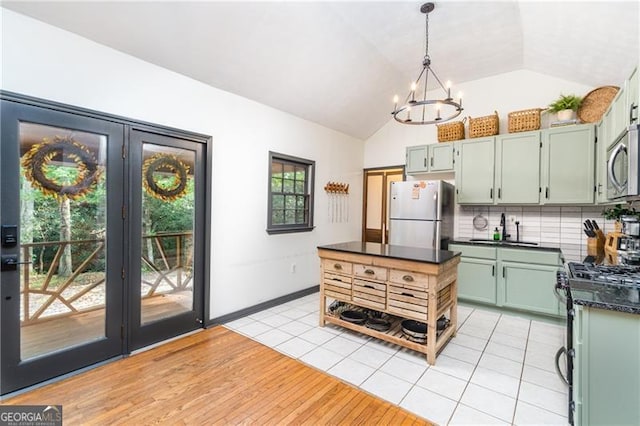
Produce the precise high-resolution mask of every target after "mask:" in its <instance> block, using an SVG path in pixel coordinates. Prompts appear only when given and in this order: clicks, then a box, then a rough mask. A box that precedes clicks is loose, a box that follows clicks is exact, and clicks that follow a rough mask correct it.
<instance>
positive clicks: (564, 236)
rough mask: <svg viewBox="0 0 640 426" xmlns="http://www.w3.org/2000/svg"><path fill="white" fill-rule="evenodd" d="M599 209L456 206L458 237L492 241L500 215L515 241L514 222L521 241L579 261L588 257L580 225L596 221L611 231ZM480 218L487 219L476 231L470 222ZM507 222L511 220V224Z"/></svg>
mask: <svg viewBox="0 0 640 426" xmlns="http://www.w3.org/2000/svg"><path fill="white" fill-rule="evenodd" d="M604 208H605V207H602V206H588V207H557V206H555V207H550V206H530V207H529V206H527V207H522V206H517V207H507V206H460V205H459V206H457V209H456V235H455V236H456V237H457V238H492V236H493V231H494V229H495V228H496V227H497V228H498V229H501V228H500V215H501V214H502V213H504V214H505V217H506V219H507V233H508V234H511V236H510V237H509V238H510V239H513V240H515V239H516V225H515V223H514V222H515V221H518V222H520V240H522V241H530V242H535V243H538V244H540V245H544V246H548V247H559V248H560V250H562V253H563V254H564V257H565V259H566V261H568V262H569V261H574V262H581V261H582V260H583V259H584V258H585V257H586V256H587V236H586V235H585V233H584V232H583V228H584V225H583V222H584V221H585V220H586V219H592V220H593V219H595V220H596V222H597V223H598V225H599V226H600V228H601V229H602V231H603V232H604V234H605V235H606V234H607V232H611V231H613V228H614V221H613V220H605V219H604V217H603V216H602V210H603V209H604ZM478 215H481V216H483V217H484V218H486V219H487V221H488V225H487V227H486V228H485V229H476V228H475V227H474V226H473V219H474V218H475V217H476V216H478ZM510 219H513V221H511V220H510Z"/></svg>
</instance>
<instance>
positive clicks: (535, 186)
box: [495, 131, 540, 204]
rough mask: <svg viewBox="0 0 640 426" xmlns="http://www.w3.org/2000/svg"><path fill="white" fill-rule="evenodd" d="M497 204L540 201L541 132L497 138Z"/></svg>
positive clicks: (534, 202) (536, 202)
mask: <svg viewBox="0 0 640 426" xmlns="http://www.w3.org/2000/svg"><path fill="white" fill-rule="evenodd" d="M495 169H496V170H495V171H496V179H495V192H496V197H497V198H496V202H497V204H538V203H539V202H540V132H539V131H535V132H524V133H512V134H507V135H499V136H496V168H495Z"/></svg>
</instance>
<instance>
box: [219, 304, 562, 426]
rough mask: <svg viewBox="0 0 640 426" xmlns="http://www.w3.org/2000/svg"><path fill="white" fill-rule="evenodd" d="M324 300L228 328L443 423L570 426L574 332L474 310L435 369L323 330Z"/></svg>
mask: <svg viewBox="0 0 640 426" xmlns="http://www.w3.org/2000/svg"><path fill="white" fill-rule="evenodd" d="M318 298H319V293H315V294H312V295H309V296H305V297H302V298H300V299H297V300H294V301H291V302H287V303H284V304H282V305H279V306H275V307H273V308H270V309H266V310H264V311H261V312H258V313H255V314H252V315H249V316H247V317H244V318H240V319H238V320H235V321H232V322H229V323H227V324H225V326H226V327H228V328H230V329H232V330H234V331H236V332H239V333H241V334H243V335H245V336H247V337H250V338H251V339H254V340H256V341H258V342H261V343H263V344H264V345H267V346H270V347H272V348H274V349H276V350H278V351H280V352H282V353H283V354H285V355H288V356H290V357H292V358H297V359H299V360H300V361H302V362H304V363H306V364H309V365H311V366H313V367H315V368H318V369H320V370H323V371H325V372H327V373H328V374H331V375H333V376H335V377H338V378H340V379H342V380H344V381H345V382H349V383H351V384H353V385H355V386H358V387H359V388H361V389H363V390H365V391H367V392H369V393H371V394H374V395H377V396H378V397H380V398H382V399H385V400H387V401H390V402H391V403H393V404H397V405H399V406H401V407H403V408H405V409H406V410H408V411H411V412H413V413H415V414H417V415H419V416H421V417H424V418H425V419H427V420H430V421H432V422H435V423H438V424H442V425H444V424H451V425H456V424H459V425H462V424H474V425H477V424H486V425H489V424H491V425H493V424H515V425H526V424H536V425H540V424H545V425H563V424H567V417H566V416H567V388H566V386H565V385H564V384H563V382H561V381H560V379H559V378H558V376H557V374H556V371H555V367H554V355H555V353H556V351H557V349H558V348H559V347H560V346H562V345H563V342H564V332H565V330H564V327H563V326H562V325H556V324H552V323H548V322H543V321H538V320H530V319H527V318H523V317H518V316H516V315H513V314H506V313H502V314H501V313H499V312H493V311H488V310H483V309H480V308H475V307H471V306H465V305H460V306H459V307H458V318H459V324H458V335H457V336H456V337H454V338H453V339H451V341H450V342H449V343H448V344H447V345H446V346H445V348H444V349H443V350H442V352H441V353H440V354H439V355H438V358H437V360H436V365H434V366H429V364H427V362H426V358H425V357H424V355H422V354H420V353H417V352H414V351H411V350H408V349H405V348H401V347H399V346H397V345H394V344H389V343H386V342H382V341H380V340H377V339H374V338H370V337H368V336H365V335H363V334H359V333H354V332H352V331H349V330H346V329H343V328H341V327H338V326H334V325H327V326H325V327H319V326H318V309H319V300H318Z"/></svg>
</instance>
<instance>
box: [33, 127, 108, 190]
mask: <svg viewBox="0 0 640 426" xmlns="http://www.w3.org/2000/svg"><path fill="white" fill-rule="evenodd" d="M55 157H61V158H62V159H63V161H64V160H67V161H68V160H71V161H72V162H74V163H76V165H77V168H78V170H77V171H78V175H77V177H76V179H75V180H74V181H73V182H72V183H71V184H70V185H65V184H63V183H60V182H56V181H55V180H53V179H49V178H48V177H47V175H46V171H47V167H48V166H49V164H50V163H51V161H52V160H53V159H54V158H55ZM22 167H24V169H25V178H26V179H27V180H28V181H29V182H31V184H32V185H33V186H34V187H35V188H37V189H39V190H40V191H42V193H43V194H44V195H47V196H51V197H54V198H55V199H57V200H58V201H61V200H63V199H65V198H66V199H70V200H76V199H78V198H81V197H83V196H85V195H86V194H88V193H89V192H91V191H92V187H93V186H95V184H96V183H97V182H98V179H99V178H100V175H101V174H102V168H101V167H100V166H99V165H98V161H97V160H96V158H95V157H94V156H93V153H92V152H91V151H90V150H89V148H87V147H86V146H84V145H82V144H81V143H79V142H77V141H75V140H74V139H73V138H71V137H70V136H68V137H61V136H55V137H54V139H53V140H49V139H47V138H44V139H43V141H42V143H39V144H35V145H33V146H32V147H31V149H30V150H29V151H27V152H26V153H25V154H24V155H23V156H22Z"/></svg>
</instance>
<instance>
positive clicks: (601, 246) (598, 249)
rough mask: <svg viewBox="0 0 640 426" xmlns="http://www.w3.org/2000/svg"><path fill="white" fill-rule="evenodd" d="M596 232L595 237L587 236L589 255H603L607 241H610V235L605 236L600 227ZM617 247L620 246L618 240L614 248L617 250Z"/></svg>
mask: <svg viewBox="0 0 640 426" xmlns="http://www.w3.org/2000/svg"><path fill="white" fill-rule="evenodd" d="M595 233H596V236H595V237H592V238H587V254H588V255H589V256H599V255H601V254H602V253H603V252H604V250H605V248H606V245H605V243H606V242H608V235H607V238H605V236H604V234H603V233H602V231H601V230H600V229H598V230H597V231H595ZM617 247H618V242H617V240H616V241H615V245H614V248H615V249H616V250H617Z"/></svg>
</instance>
